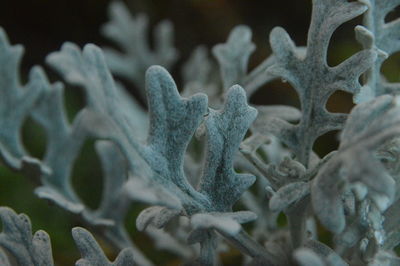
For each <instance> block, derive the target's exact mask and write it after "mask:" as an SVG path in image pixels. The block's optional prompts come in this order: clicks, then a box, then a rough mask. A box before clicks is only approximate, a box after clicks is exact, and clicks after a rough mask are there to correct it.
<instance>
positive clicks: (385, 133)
mask: <svg viewBox="0 0 400 266" xmlns="http://www.w3.org/2000/svg"><path fill="white" fill-rule="evenodd" d="M399 133H400V108H399V107H398V103H397V99H395V98H393V97H390V96H387V95H386V96H381V97H378V98H376V99H375V100H373V101H372V102H367V103H363V104H360V105H357V106H356V107H355V108H354V109H353V110H352V112H351V113H350V115H349V118H348V120H347V122H346V125H345V128H344V129H343V132H342V134H341V142H340V146H339V151H338V152H337V153H336V154H335V155H333V157H332V159H331V160H330V161H329V162H328V163H327V164H325V165H324V166H323V167H322V168H321V170H320V171H319V173H318V175H317V177H316V178H315V179H314V181H313V185H312V190H311V191H312V193H311V194H312V202H313V208H314V211H315V213H316V215H317V216H318V218H319V219H320V220H321V222H322V224H323V225H324V226H326V227H327V228H328V229H329V230H331V231H333V232H335V233H340V232H342V231H343V229H344V227H345V216H344V211H343V202H342V198H341V197H342V196H341V195H342V194H343V192H344V191H345V190H346V189H349V188H352V186H354V185H357V184H359V183H360V184H363V186H365V188H366V189H367V192H368V197H369V198H370V199H371V200H372V201H373V203H374V204H375V205H376V206H377V208H378V209H379V210H380V211H381V212H383V211H384V210H385V209H386V208H387V207H389V205H390V204H391V203H392V201H393V199H394V194H395V187H396V186H395V182H394V180H393V179H392V177H391V176H390V175H389V174H388V173H387V172H386V170H385V168H384V167H383V165H382V164H381V163H380V162H379V161H378V160H377V159H376V158H374V157H373V155H372V152H373V151H375V150H376V149H377V148H378V147H379V146H381V145H382V144H383V143H385V142H386V141H388V140H389V139H391V138H393V137H394V136H396V135H398V134H399ZM364 195H365V193H364ZM333 217H335V218H333Z"/></svg>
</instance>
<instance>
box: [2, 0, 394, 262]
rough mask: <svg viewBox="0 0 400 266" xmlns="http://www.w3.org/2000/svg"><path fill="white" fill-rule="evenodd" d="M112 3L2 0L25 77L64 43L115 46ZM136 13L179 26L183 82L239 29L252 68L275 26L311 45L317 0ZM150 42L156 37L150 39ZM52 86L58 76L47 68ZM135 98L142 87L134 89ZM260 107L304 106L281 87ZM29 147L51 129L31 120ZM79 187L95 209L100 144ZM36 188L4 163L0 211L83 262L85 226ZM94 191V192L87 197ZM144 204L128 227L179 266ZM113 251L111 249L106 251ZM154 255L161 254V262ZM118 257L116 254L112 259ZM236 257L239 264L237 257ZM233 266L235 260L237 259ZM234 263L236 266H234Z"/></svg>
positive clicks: (347, 52)
mask: <svg viewBox="0 0 400 266" xmlns="http://www.w3.org/2000/svg"><path fill="white" fill-rule="evenodd" d="M110 2H111V1H109V0H2V1H1V2H0V26H1V27H3V29H4V30H5V31H6V32H7V34H8V36H9V39H10V42H11V43H12V44H22V45H23V46H24V47H25V56H24V58H23V62H22V66H21V73H22V76H21V79H22V80H23V81H24V82H25V81H26V79H27V73H28V71H29V69H30V68H31V67H32V66H34V65H37V64H39V65H42V66H45V63H44V60H45V57H46V55H47V54H49V53H50V52H52V51H56V50H58V49H59V48H60V47H61V45H62V43H64V42H65V41H70V42H74V43H77V44H78V45H79V46H81V47H82V46H83V45H84V44H86V43H95V44H97V45H99V46H113V47H115V46H114V44H113V43H111V42H110V41H109V40H107V39H106V38H104V37H103V36H102V35H101V34H100V31H99V30H100V27H101V26H102V25H103V24H104V23H105V22H106V21H107V20H108V15H107V7H108V5H109V4H110ZM124 2H125V3H126V5H127V6H128V7H129V9H130V10H131V12H132V13H133V14H138V13H146V14H147V15H148V16H149V18H150V25H155V24H157V23H158V22H159V21H161V20H164V19H169V20H170V21H172V23H173V25H174V28H175V46H176V47H177V48H178V50H179V53H180V60H179V62H178V64H176V65H175V67H174V68H173V69H172V75H173V76H174V78H175V79H176V81H177V83H178V87H179V84H180V69H181V65H182V63H183V62H185V60H186V59H187V58H188V56H189V55H190V53H191V51H192V50H193V49H194V48H195V47H196V46H197V45H199V44H204V45H206V46H207V47H209V48H211V47H212V46H213V45H215V44H217V43H221V42H225V40H226V38H227V36H228V34H229V32H230V30H231V29H232V28H233V27H234V26H236V25H239V24H245V25H248V26H249V27H250V28H251V29H252V30H253V42H254V43H255V44H256V45H257V49H256V51H255V52H254V54H253V55H252V57H251V59H250V67H249V68H250V69H252V68H254V67H255V66H256V65H258V64H259V63H260V62H261V61H262V60H263V59H265V58H266V57H267V56H268V55H269V54H270V47H269V42H268V35H269V32H270V31H271V29H272V28H273V27H275V26H282V27H284V28H285V29H286V30H287V31H288V33H289V34H290V35H291V37H292V38H293V40H294V41H295V42H296V44H297V45H305V44H306V38H307V29H308V25H309V20H310V15H311V0H296V1H290V0H287V1H266V0H246V1H244V0H158V1H156V0H126V1H124ZM360 23H361V18H360V17H359V18H356V19H354V20H352V21H350V22H348V23H346V24H344V25H342V26H341V27H340V28H339V29H338V30H337V31H336V32H335V34H334V36H333V39H332V42H331V44H330V47H329V58H328V61H329V64H330V65H332V66H333V65H337V64H339V63H340V62H342V61H343V60H344V59H346V58H347V57H349V56H351V55H352V54H353V53H355V52H356V51H358V50H360V49H361V47H360V45H359V44H358V43H357V42H356V41H355V38H354V32H353V29H354V26H355V25H357V24H360ZM149 38H151V36H149ZM399 62H400V60H399V56H398V55H395V56H393V57H392V58H390V59H389V60H387V61H386V62H385V65H384V68H383V72H384V74H385V75H386V76H387V78H388V79H389V80H390V81H398V80H399V75H398V69H399ZM46 71H47V73H49V76H50V78H51V80H52V81H56V80H58V79H59V77H58V76H57V75H56V74H55V73H54V72H52V71H51V70H50V69H49V68H46ZM127 87H128V89H129V90H130V91H131V92H132V93H133V94H134V90H135V88H134V87H133V86H132V85H130V84H127ZM250 101H251V102H252V103H257V104H288V105H293V106H297V107H299V102H298V99H297V96H296V94H295V93H294V90H293V88H291V87H290V85H288V84H286V83H282V82H281V81H274V82H271V83H270V84H267V85H265V86H264V87H263V88H261V89H260V90H259V92H258V93H256V95H255V96H254V97H253V98H252V99H250ZM83 105H84V99H83V97H82V94H81V91H80V90H79V89H78V88H67V89H66V106H67V109H68V115H69V117H70V118H72V117H73V116H74V114H75V113H76V112H77V111H78V110H79V109H80V108H81V107H82V106H83ZM352 106H353V105H352V99H351V96H350V95H348V94H346V93H341V92H339V93H335V94H334V95H333V96H332V97H331V99H330V100H329V102H328V106H327V108H328V110H330V111H333V112H349V110H350V109H351V108H352ZM23 141H24V143H25V145H26V146H27V148H28V150H29V151H30V152H31V153H32V154H33V155H34V156H37V157H39V158H40V157H41V156H42V155H43V151H44V148H45V145H46V141H45V134H44V131H43V130H42V129H41V128H39V127H37V126H36V125H35V124H34V123H33V122H32V121H31V120H29V119H28V120H27V121H26V122H25V125H24V129H23ZM336 147H337V141H336V132H332V133H329V134H326V135H324V136H322V137H321V138H320V139H318V141H317V143H316V146H315V149H316V151H317V153H318V154H319V155H324V154H327V153H328V152H329V151H331V150H333V149H335V148H336ZM73 183H74V186H75V188H76V189H77V191H78V194H79V195H80V196H81V197H82V199H83V201H84V202H86V203H87V204H88V205H89V206H91V207H93V208H94V207H96V206H97V204H98V203H99V199H100V197H101V189H102V188H101V169H100V164H99V160H98V158H97V156H96V154H95V153H94V149H93V141H88V142H87V143H86V145H85V147H84V149H83V151H82V154H81V156H80V157H79V159H78V161H77V162H76V165H75V168H74V175H73ZM33 189H34V184H33V182H30V181H29V180H27V178H26V177H24V176H22V175H19V174H16V173H12V172H10V171H9V170H8V169H7V168H6V167H4V166H1V165H0V205H1V206H10V207H12V208H14V210H15V211H17V212H18V213H19V212H24V213H26V214H28V215H29V216H30V217H31V219H32V224H33V229H34V230H35V231H36V230H38V229H44V230H46V231H47V232H48V233H49V234H50V236H51V240H52V246H53V254H54V257H55V261H56V262H57V265H73V264H74V262H75V261H76V260H77V259H78V258H79V254H78V252H77V249H76V248H75V246H74V244H73V241H72V237H71V234H70V229H71V228H72V227H73V226H77V225H80V224H79V221H77V220H75V218H74V217H73V215H70V214H68V213H66V212H65V211H63V210H61V209H59V208H58V207H56V206H51V205H50V204H48V203H47V202H44V201H42V200H39V199H37V198H36V197H35V196H34V194H33ZM88 191H89V193H88ZM143 207H144V206H141V205H140V204H135V206H133V207H132V211H131V213H130V215H129V216H128V218H127V221H126V223H127V228H128V230H129V231H130V232H131V234H132V237H133V239H134V240H135V242H136V243H138V244H139V246H141V248H142V250H143V251H144V253H145V254H147V255H149V257H152V258H154V262H155V263H156V264H157V265H176V263H177V262H176V261H175V260H174V257H173V256H172V255H170V254H167V253H164V252H158V251H155V248H154V247H153V246H152V243H151V241H150V240H149V239H148V238H147V237H146V236H145V235H143V234H139V233H138V232H136V229H135V225H134V224H135V218H136V216H137V214H138V212H139V211H140V210H141V209H143ZM105 249H106V250H107V247H105ZM154 254H158V255H157V256H154ZM110 255H111V256H113V254H110ZM232 258H233V259H232ZM234 258H235V256H230V257H229V258H226V259H225V261H224V262H225V264H226V265H232V264H235V263H234V262H233V261H234ZM230 260H232V261H230ZM231 263H232V264H231Z"/></svg>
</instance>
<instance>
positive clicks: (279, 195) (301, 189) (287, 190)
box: [269, 182, 310, 212]
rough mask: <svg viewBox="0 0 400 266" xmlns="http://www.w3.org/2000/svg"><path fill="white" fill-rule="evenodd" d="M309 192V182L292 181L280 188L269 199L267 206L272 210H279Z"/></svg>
mask: <svg viewBox="0 0 400 266" xmlns="http://www.w3.org/2000/svg"><path fill="white" fill-rule="evenodd" d="M309 192H310V184H309V183H306V182H293V183H290V184H288V185H286V186H284V187H282V188H280V189H279V190H278V191H277V192H276V193H275V194H274V195H273V196H272V198H271V199H270V201H269V207H270V208H271V210H272V211H275V212H281V211H283V210H285V209H286V208H287V207H289V205H291V204H292V203H294V202H296V201H298V200H300V199H301V198H303V197H304V196H305V195H307V194H308V193H309Z"/></svg>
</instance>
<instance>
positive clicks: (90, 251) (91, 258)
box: [72, 227, 137, 266]
mask: <svg viewBox="0 0 400 266" xmlns="http://www.w3.org/2000/svg"><path fill="white" fill-rule="evenodd" d="M72 236H73V238H74V241H75V244H76V246H77V247H78V249H79V252H80V253H81V256H82V258H81V259H79V260H78V261H77V262H76V264H75V265H76V266H133V265H137V264H136V262H135V260H134V255H133V251H132V250H131V249H130V248H126V249H123V250H122V251H121V252H120V253H119V254H118V257H117V258H116V259H115V261H114V262H110V261H109V260H108V259H107V257H106V255H104V252H103V250H102V249H101V248H100V246H99V244H97V242H96V240H95V239H94V237H93V236H92V235H91V234H90V233H89V231H87V230H86V229H83V228H81V227H75V228H73V229H72Z"/></svg>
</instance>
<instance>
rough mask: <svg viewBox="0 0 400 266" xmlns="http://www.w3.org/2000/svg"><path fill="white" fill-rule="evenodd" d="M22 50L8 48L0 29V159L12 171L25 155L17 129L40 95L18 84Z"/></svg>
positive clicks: (19, 48) (19, 82)
mask: <svg viewBox="0 0 400 266" xmlns="http://www.w3.org/2000/svg"><path fill="white" fill-rule="evenodd" d="M23 51H24V49H23V47H22V46H20V45H14V46H13V45H10V43H9V41H8V38H7V36H6V33H5V32H4V30H3V29H2V28H0V95H1V97H0V128H1V130H0V157H1V159H2V160H3V161H4V162H5V163H6V164H7V165H9V166H10V167H12V168H14V169H21V167H22V162H21V159H22V157H24V156H27V152H26V151H25V149H24V147H23V145H22V142H21V135H20V130H21V127H22V123H23V122H24V120H25V118H27V116H28V115H29V113H30V110H31V108H32V106H33V104H34V103H35V101H36V100H37V99H38V96H39V95H40V92H41V91H40V88H37V87H35V86H31V82H29V83H28V84H26V85H22V84H21V81H20V78H19V66H20V63H21V57H22V54H23ZM33 72H34V70H33V71H32V72H31V78H32V76H33V75H34V73H33Z"/></svg>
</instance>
